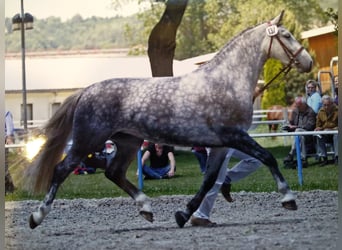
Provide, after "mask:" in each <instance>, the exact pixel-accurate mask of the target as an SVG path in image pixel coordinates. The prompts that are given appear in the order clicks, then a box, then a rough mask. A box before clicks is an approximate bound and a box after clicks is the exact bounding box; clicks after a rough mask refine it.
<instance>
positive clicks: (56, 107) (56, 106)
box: [51, 102, 61, 116]
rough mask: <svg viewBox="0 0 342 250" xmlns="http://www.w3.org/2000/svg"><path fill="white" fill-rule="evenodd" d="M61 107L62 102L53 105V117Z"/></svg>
mask: <svg viewBox="0 0 342 250" xmlns="http://www.w3.org/2000/svg"><path fill="white" fill-rule="evenodd" d="M60 106H61V103H60V102H54V103H52V104H51V116H53V115H54V114H55V113H56V111H57V109H58V108H59V107H60Z"/></svg>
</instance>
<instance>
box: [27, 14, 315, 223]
mask: <svg viewBox="0 0 342 250" xmlns="http://www.w3.org/2000/svg"><path fill="white" fill-rule="evenodd" d="M281 17H282V13H281V14H280V15H279V16H277V17H276V18H274V19H273V20H271V21H268V22H265V23H262V24H260V25H257V26H255V27H253V28H249V29H247V30H245V31H243V32H242V33H241V34H239V35H238V36H236V37H234V38H233V39H232V40H231V41H230V42H229V43H227V44H226V45H225V46H224V47H223V48H222V50H221V51H220V52H219V53H218V54H217V55H216V56H215V57H214V58H213V59H212V60H211V61H210V62H208V63H206V64H205V65H203V66H201V67H200V68H199V69H197V70H195V71H193V72H191V73H188V74H185V75H183V76H179V77H155V78H152V77H151V78H120V79H117V78H116V79H109V80H104V81H101V82H98V83H95V84H92V85H90V86H89V87H87V88H85V89H83V90H82V91H80V92H77V93H75V94H74V95H72V96H70V97H69V98H67V99H66V101H65V102H64V103H63V104H62V105H61V107H60V108H59V110H58V111H57V112H56V113H55V114H54V115H53V117H51V119H50V120H49V121H48V123H47V124H46V126H45V129H44V131H43V132H44V133H45V135H46V138H47V140H46V143H45V145H44V146H43V148H42V150H41V152H40V153H39V154H38V156H37V159H36V160H35V161H34V162H33V164H32V165H31V166H30V167H29V168H28V169H27V171H26V175H25V176H26V179H27V180H30V181H31V182H30V183H28V187H31V188H32V190H34V191H45V192H46V191H47V194H46V196H45V199H44V200H43V202H42V203H41V205H40V206H39V208H38V210H37V211H35V212H33V213H32V214H31V216H30V219H29V222H30V227H31V228H35V227H36V226H38V225H40V224H41V223H42V221H43V219H44V218H45V216H46V215H47V214H48V213H49V211H50V209H51V205H52V202H53V200H54V199H55V195H56V192H57V190H58V188H59V186H60V185H61V183H62V182H63V181H64V180H65V179H66V178H67V177H68V175H69V174H70V173H71V172H72V171H73V169H74V168H75V167H76V166H77V165H78V164H79V163H80V161H82V160H83V159H84V158H85V157H86V156H87V155H88V154H89V153H90V152H94V151H98V150H100V148H102V145H103V144H104V142H105V141H106V140H107V139H108V138H111V140H113V141H114V142H115V144H116V146H117V154H116V156H115V158H114V159H113V161H112V162H109V163H108V164H107V167H106V169H105V176H106V177H107V178H109V179H110V180H112V181H113V182H114V183H115V184H117V185H118V186H119V187H120V188H122V189H123V190H124V191H125V192H127V193H128V194H129V195H130V196H131V197H132V198H133V199H134V200H135V201H136V202H137V204H138V206H139V207H140V214H141V215H142V216H144V218H145V219H147V220H148V221H151V222H152V221H153V213H152V209H151V206H150V201H149V199H148V197H147V196H146V195H145V194H144V193H143V192H142V191H139V190H138V189H137V188H136V186H135V185H133V184H132V183H131V182H130V181H129V180H127V178H126V171H127V168H128V166H129V164H130V163H131V161H132V160H133V159H134V158H135V157H136V153H137V151H138V150H139V148H140V146H141V144H142V142H143V139H147V140H149V141H152V142H159V143H166V144H172V145H182V146H193V145H197V146H207V147H213V150H212V152H211V154H210V156H209V163H208V164H209V167H208V169H209V170H208V173H207V174H206V176H205V179H204V182H203V184H202V186H201V188H200V190H199V192H198V193H197V194H196V196H195V197H194V199H192V200H191V201H190V202H189V204H188V205H187V211H186V212H185V213H181V214H179V213H178V215H179V216H178V217H180V218H181V220H182V222H180V223H178V222H179V221H177V223H178V224H179V225H180V226H182V223H185V222H184V221H186V220H187V219H188V216H190V215H191V214H192V212H194V211H195V210H196V209H197V207H198V206H199V204H200V202H201V200H202V199H203V197H204V195H205V194H206V192H207V191H208V190H209V189H210V188H211V187H212V185H213V184H214V182H215V179H216V177H217V174H218V170H219V168H220V166H221V164H222V162H223V160H224V155H225V150H226V149H225V148H226V147H232V148H236V149H238V150H240V151H242V152H244V153H246V154H248V155H251V156H253V157H255V158H256V159H258V160H260V161H261V162H262V163H264V164H265V165H266V166H267V167H268V168H269V169H270V171H271V173H272V175H273V177H274V179H275V181H276V183H277V187H278V190H279V191H280V193H282V194H283V195H284V198H283V200H282V203H283V205H284V206H285V207H286V208H289V209H296V203H295V197H294V195H293V193H292V192H291V190H290V188H289V186H288V184H287V183H286V181H285V179H284V177H283V176H282V174H281V173H280V171H279V168H278V165H277V162H276V160H275V158H274V157H273V156H272V155H271V154H270V153H269V152H268V151H267V150H265V149H264V148H262V147H261V146H260V145H259V144H258V143H256V142H255V141H254V140H253V139H252V138H251V137H250V136H249V135H248V134H247V133H246V132H245V131H246V130H247V129H248V128H249V126H250V125H251V121H252V112H253V105H252V102H253V101H252V100H253V92H254V89H255V87H256V84H257V81H258V77H259V76H260V73H261V70H262V67H263V65H264V63H265V62H266V60H267V59H268V58H270V57H272V58H276V59H279V60H280V61H281V62H282V63H283V64H285V65H290V66H295V67H296V68H297V69H298V70H299V71H302V72H308V71H310V70H311V67H312V59H311V57H310V55H309V53H308V52H307V51H306V50H305V49H303V47H302V46H301V45H300V44H299V43H298V42H297V41H296V40H295V38H294V37H293V35H292V34H291V33H290V32H289V31H288V30H287V29H285V28H284V27H283V26H281V25H280V21H281ZM70 137H72V140H73V144H72V147H71V149H70V151H69V152H68V154H67V156H66V157H65V158H64V159H63V160H61V156H62V153H63V149H64V147H65V145H66V143H67V141H68V139H69V138H70ZM215 148H217V149H215ZM176 217H177V216H176Z"/></svg>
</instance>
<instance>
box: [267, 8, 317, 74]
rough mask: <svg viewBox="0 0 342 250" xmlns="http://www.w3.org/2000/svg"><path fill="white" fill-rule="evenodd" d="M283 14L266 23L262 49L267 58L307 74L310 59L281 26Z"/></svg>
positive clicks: (310, 64) (310, 66)
mask: <svg viewBox="0 0 342 250" xmlns="http://www.w3.org/2000/svg"><path fill="white" fill-rule="evenodd" d="M283 14H284V11H282V12H281V13H280V15H278V16H277V17H275V18H274V19H273V20H271V21H269V22H268V23H267V25H268V26H267V28H266V34H267V35H266V39H265V41H264V43H263V49H264V50H265V52H266V53H267V55H268V57H273V58H276V59H278V60H280V61H281V62H282V63H283V64H284V65H288V66H291V67H292V66H293V65H294V66H295V67H296V68H297V70H298V71H299V72H309V71H310V70H311V68H312V63H313V62H312V58H311V56H310V54H309V53H308V52H307V51H306V50H305V49H304V48H303V46H302V45H301V44H300V43H299V42H298V41H297V40H296V39H295V38H294V36H293V35H292V34H291V33H290V32H289V31H288V30H287V29H285V28H284V27H283V26H281V20H282V17H283Z"/></svg>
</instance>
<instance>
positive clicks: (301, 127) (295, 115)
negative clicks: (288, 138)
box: [283, 96, 316, 167]
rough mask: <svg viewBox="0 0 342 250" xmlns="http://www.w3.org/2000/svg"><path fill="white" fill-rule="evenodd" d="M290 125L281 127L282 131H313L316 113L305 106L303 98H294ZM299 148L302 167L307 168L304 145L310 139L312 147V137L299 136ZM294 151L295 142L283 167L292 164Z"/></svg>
mask: <svg viewBox="0 0 342 250" xmlns="http://www.w3.org/2000/svg"><path fill="white" fill-rule="evenodd" d="M289 122H290V124H289V125H288V126H286V127H283V129H284V130H287V131H291V132H292V131H296V132H302V131H313V130H314V129H315V125H316V113H315V112H314V111H313V109H312V108H311V107H309V105H307V103H306V100H305V97H303V96H297V97H296V98H295V108H294V110H293V112H292V115H291V119H290V121H289ZM300 139H301V140H300V144H301V145H300V148H301V160H302V163H303V167H306V166H307V161H306V154H307V148H306V145H308V142H309V141H310V139H311V145H312V136H310V135H308V136H301V137H300ZM295 150H296V144H295V140H293V142H292V147H291V150H290V152H289V154H288V156H287V157H286V158H285V159H284V164H285V166H288V165H289V164H288V163H292V162H293V156H294V155H295V152H296V151H295Z"/></svg>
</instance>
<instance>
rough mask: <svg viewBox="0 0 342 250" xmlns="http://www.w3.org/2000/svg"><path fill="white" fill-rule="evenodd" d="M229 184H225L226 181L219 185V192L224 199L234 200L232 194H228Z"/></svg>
mask: <svg viewBox="0 0 342 250" xmlns="http://www.w3.org/2000/svg"><path fill="white" fill-rule="evenodd" d="M231 186H232V185H231V184H226V183H223V184H222V186H221V193H222V195H223V197H224V198H225V199H226V201H228V202H233V201H234V200H233V198H232V196H231V195H230V189H231Z"/></svg>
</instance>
